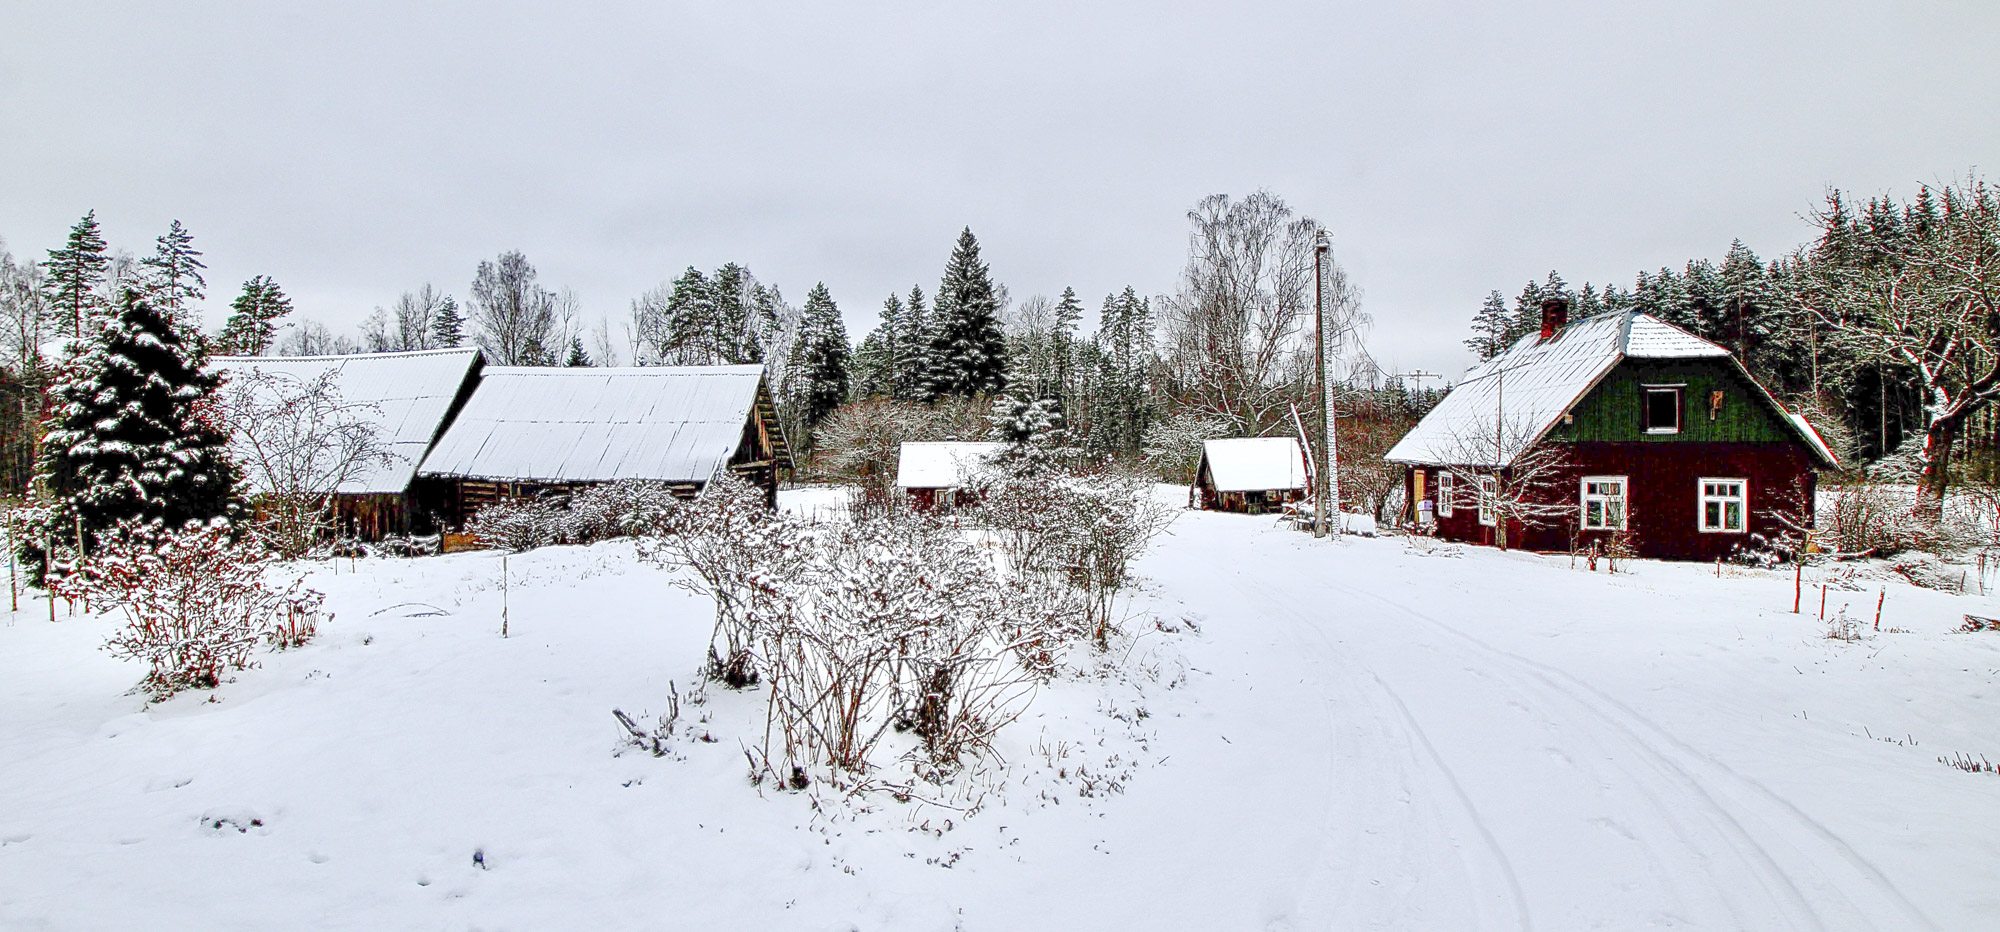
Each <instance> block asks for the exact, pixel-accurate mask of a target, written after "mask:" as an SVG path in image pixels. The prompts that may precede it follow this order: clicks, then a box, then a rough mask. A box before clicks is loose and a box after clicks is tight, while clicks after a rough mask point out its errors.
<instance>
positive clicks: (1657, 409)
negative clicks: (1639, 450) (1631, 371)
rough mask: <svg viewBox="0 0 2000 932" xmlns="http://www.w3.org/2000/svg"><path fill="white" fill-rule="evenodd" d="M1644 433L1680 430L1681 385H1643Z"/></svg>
mask: <svg viewBox="0 0 2000 932" xmlns="http://www.w3.org/2000/svg"><path fill="white" fill-rule="evenodd" d="M1645 407H1646V411H1645V414H1646V433H1649V434H1678V433H1680V432H1681V386H1679V385H1648V386H1645Z"/></svg>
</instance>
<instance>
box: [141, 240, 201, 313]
mask: <svg viewBox="0 0 2000 932" xmlns="http://www.w3.org/2000/svg"><path fill="white" fill-rule="evenodd" d="M139 264H140V265H142V266H145V290H146V300H147V301H149V302H151V303H152V304H153V306H154V307H157V308H159V309H160V311H161V313H164V314H166V315H167V317H168V319H170V320H172V321H174V322H175V323H177V324H181V325H184V326H185V325H187V324H188V323H189V321H188V312H189V310H190V308H191V307H192V306H193V305H194V304H195V303H196V302H198V301H200V300H201V299H202V297H203V289H205V288H207V287H208V282H206V281H203V280H202V277H201V270H202V269H205V268H207V267H208V266H205V265H203V264H202V262H201V251H200V250H198V249H196V248H194V236H193V235H192V234H190V233H188V231H187V229H186V228H185V227H182V226H181V222H180V221H179V220H176V221H174V222H173V225H172V226H171V227H169V228H168V229H167V232H166V235H164V236H161V237H160V238H159V240H158V241H157V245H156V247H155V249H154V252H153V254H152V255H150V256H147V257H146V258H144V259H141V260H139Z"/></svg>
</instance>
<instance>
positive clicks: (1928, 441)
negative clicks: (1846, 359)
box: [1799, 181, 2000, 521]
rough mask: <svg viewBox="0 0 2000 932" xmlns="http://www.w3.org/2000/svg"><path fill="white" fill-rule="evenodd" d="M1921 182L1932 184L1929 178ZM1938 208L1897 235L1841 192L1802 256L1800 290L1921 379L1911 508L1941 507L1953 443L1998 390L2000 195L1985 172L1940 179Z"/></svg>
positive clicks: (1854, 336)
mask: <svg viewBox="0 0 2000 932" xmlns="http://www.w3.org/2000/svg"><path fill="white" fill-rule="evenodd" d="M1927 190H1928V189H1927ZM1934 193H1935V197H1936V200H1937V202H1938V203H1939V204H1940V205H1941V207H1942V209H1941V210H1940V211H1939V212H1938V213H1937V215H1936V217H1935V218H1934V219H1929V218H1927V221H1928V222H1924V223H1916V224H1911V225H1910V226H1909V227H1907V228H1905V229H1901V230H1899V231H1896V235H1881V234H1879V233H1876V232H1874V231H1867V230H1863V229H1862V225H1861V224H1860V223H1859V222H1858V221H1855V220H1853V219H1851V218H1849V217H1847V216H1846V214H1845V212H1844V210H1843V209H1842V208H1841V205H1840V203H1839V201H1838V199H1837V197H1836V198H1835V199H1833V200H1832V201H1831V203H1830V204H1829V207H1828V209H1826V210H1824V211H1822V212H1821V213H1820V214H1819V216H1818V218H1817V219H1819V220H1820V222H1821V224H1822V226H1824V227H1825V230H1826V233H1825V235H1824V236H1823V237H1822V239H1821V240H1820V242H1819V243H1818V244H1816V245H1815V246H1814V247H1813V248H1812V249H1811V250H1810V251H1809V252H1808V253H1806V254H1805V255H1804V256H1803V257H1802V259H1803V261H1802V262H1801V263H1800V266H1801V270H1802V273H1803V274H1802V276H1801V277H1802V278H1803V285H1804V286H1803V287H1802V288H1801V289H1800V290H1799V300H1800V302H1801V303H1802V304H1803V305H1804V306H1805V308H1806V309H1807V310H1808V311H1810V312H1811V313H1812V315H1813V316H1814V318H1816V319H1817V320H1818V321H1819V322H1820V323H1821V324H1823V325H1824V326H1826V327H1828V328H1830V329H1831V330H1832V331H1833V336H1834V339H1835V341H1837V342H1838V343H1839V344H1840V345H1842V346H1843V347H1844V348H1846V349H1848V350H1850V351H1852V352H1853V353H1854V354H1855V355H1856V356H1857V357H1858V358H1861V359H1864V360H1871V361H1875V362H1878V363H1883V364H1888V365H1894V366H1902V367H1907V368H1908V369H1910V370H1911V371H1914V372H1915V373H1916V374H1917V377H1918V380H1919V381H1920V382H1921V383H1922V389H1923V412H1924V425H1923V429H1924V442H1923V446H1922V448H1921V449H1920V451H1919V452H1918V454H1917V456H1918V463H1919V464H1920V466H1921V475H1920V477H1919V480H1918V490H1919V492H1918V496H1917V501H1916V506H1915V511H1916V513H1917V514H1918V515H1919V516H1920V517H1923V518H1925V519H1927V520H1933V521H1934V520H1936V519H1937V518H1938V517H1939V516H1940V515H1941V513H1942V510H1943V505H1944V496H1945V490H1946V487H1947V484H1948V482H1949V474H1948V472H1947V466H1948V465H1949V463H1950V460H1951V452H1952V445H1953V443H1954V442H1955V441H1956V440H1957V438H1958V434H1959V431H1960V429H1961V428H1962V427H1963V426H1964V425H1965V424H1966V422H1967V421H1968V420H1970V419H1971V417H1972V416H1973V415H1974V414H1976V413H1978V411H1979V410H1980V409H1982V408H1984V407H1986V405H1988V404H1989V403H1991V402H1992V401H1993V399H1994V398H1996V397H2000V195H1996V192H1995V191H1994V190H1993V189H1992V188H1990V187H1988V186H1987V185H1986V183H1985V182H1984V181H1968V182H1964V183H1960V184H1954V185H1949V186H1947V187H1945V188H1944V189H1943V190H1941V191H1936V192H1934Z"/></svg>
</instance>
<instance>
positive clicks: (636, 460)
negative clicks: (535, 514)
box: [419, 366, 764, 482]
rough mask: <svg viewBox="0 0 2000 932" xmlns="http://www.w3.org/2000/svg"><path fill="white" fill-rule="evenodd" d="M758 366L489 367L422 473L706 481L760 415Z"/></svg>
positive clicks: (542, 478) (498, 477) (530, 479)
mask: <svg viewBox="0 0 2000 932" xmlns="http://www.w3.org/2000/svg"><path fill="white" fill-rule="evenodd" d="M763 381H764V368H763V367H762V366H642V367H637V368H574V369H571V368H541V367H524V366H488V367H486V369H485V370H484V371H483V372H482V373H481V374H480V379H479V387H478V388H476V389H475V390H474V391H473V393H472V400H470V401H468V402H466V405H465V408H464V410H462V411H460V412H459V414H458V416H457V417H456V418H454V419H453V420H452V423H451V426H450V427H448V428H446V429H445V432H444V436H443V437H440V438H439V439H438V442H437V446H436V447H434V448H433V449H432V450H431V452H430V455H429V456H427V457H425V458H424V462H423V467H422V468H421V469H420V470H419V472H420V473H421V474H422V475H426V476H455V477H461V478H467V479H494V480H501V481H510V482H610V481H614V480H618V479H653V480H660V481H669V482H672V481H693V482H706V481H708V479H709V478H711V477H712V476H714V475H715V473H716V471H717V470H719V469H721V468H722V467H723V466H724V465H725V464H727V463H728V462H729V460H730V457H732V456H734V455H735V453H736V451H737V448H738V447H739V446H740V445H741V444H742V441H743V432H744V428H745V427H746V426H748V425H749V424H750V421H751V418H752V417H753V416H755V415H756V414H757V411H758V405H759V402H760V400H761V396H762V388H763Z"/></svg>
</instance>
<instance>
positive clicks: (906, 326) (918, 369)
mask: <svg viewBox="0 0 2000 932" xmlns="http://www.w3.org/2000/svg"><path fill="white" fill-rule="evenodd" d="M930 370H931V312H930V309H929V308H928V307H927V306H926V305H925V303H924V287H923V286H922V285H911V286H910V298H909V300H908V301H906V302H904V304H903V325H902V327H901V331H900V333H899V334H898V335H897V338H896V398H898V399H900V400H902V401H918V400H921V399H922V398H923V397H924V380H925V379H926V378H927V377H928V376H929V374H930Z"/></svg>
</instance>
